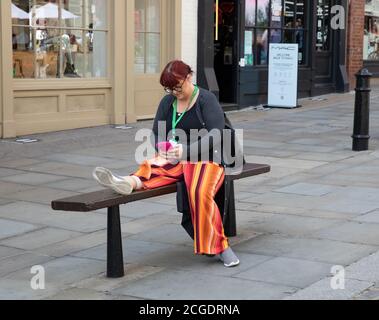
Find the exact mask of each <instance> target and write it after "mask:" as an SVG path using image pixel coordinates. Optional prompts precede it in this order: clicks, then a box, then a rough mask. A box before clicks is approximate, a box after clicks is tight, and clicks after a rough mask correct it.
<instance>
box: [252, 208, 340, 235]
mask: <svg viewBox="0 0 379 320" xmlns="http://www.w3.org/2000/svg"><path fill="white" fill-rule="evenodd" d="M340 223H341V222H340V221H339V220H332V219H318V218H309V217H300V216H293V215H285V214H269V213H263V212H259V213H256V214H254V215H253V214H252V219H251V221H249V222H245V225H246V227H249V228H251V230H252V231H253V232H258V233H273V234H287V235H294V236H304V235H308V234H310V233H313V232H317V231H318V230H322V229H325V228H328V227H332V226H335V225H338V224H340Z"/></svg>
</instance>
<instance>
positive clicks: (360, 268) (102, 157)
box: [0, 87, 379, 300]
mask: <svg viewBox="0 0 379 320" xmlns="http://www.w3.org/2000/svg"><path fill="white" fill-rule="evenodd" d="M300 102H301V104H302V108H299V109H294V110H285V109H263V108H249V109H246V110H243V111H238V112H231V113H230V114H229V116H230V118H231V119H232V121H233V123H234V124H235V127H237V128H242V129H244V148H245V153H246V155H247V156H246V158H247V160H248V161H249V162H256V163H266V164H270V165H271V166H272V171H271V172H270V173H269V174H266V175H260V176H257V177H251V178H246V179H243V180H240V181H238V182H236V199H237V202H236V209H237V224H238V225H237V227H238V236H237V237H235V238H232V239H230V242H231V245H232V247H233V249H234V250H235V251H236V253H237V254H238V256H239V258H240V260H241V265H240V266H238V267H236V268H231V269H227V268H225V267H224V266H223V265H222V263H221V262H219V261H218V260H217V259H216V258H208V257H204V256H194V254H193V243H192V240H191V239H190V238H189V237H188V236H187V235H186V233H185V231H184V230H183V229H182V228H181V226H180V221H181V217H180V215H179V214H178V213H177V212H176V206H175V196H174V195H168V196H163V197H159V198H154V199H149V200H145V201H139V202H137V203H131V204H128V205H124V206H122V208H121V215H122V221H121V222H122V232H123V248H124V259H125V271H126V276H125V277H124V278H121V279H107V278H106V277H105V274H104V272H105V269H106V218H107V216H106V211H105V210H99V211H97V212H91V213H70V212H55V211H53V210H52V209H51V208H50V203H51V201H52V200H55V199H59V198H64V197H68V196H73V195H78V194H81V193H86V192H90V191H96V190H100V189H102V187H101V186H98V185H97V184H96V182H95V181H94V180H93V179H92V176H91V172H92V170H93V169H94V167H96V166H104V167H107V168H110V169H112V170H114V172H116V173H118V174H121V175H122V174H124V175H127V174H129V173H132V172H133V171H134V170H135V169H136V168H137V164H136V162H135V159H134V152H135V149H136V147H137V146H138V145H139V143H138V142H136V141H135V134H136V132H137V130H138V129H141V128H150V127H151V126H152V122H151V121H145V122H139V123H138V124H136V125H132V128H131V129H126V130H120V129H115V128H113V127H112V126H103V127H96V128H87V129H78V130H70V131H65V132H54V133H48V134H39V135H33V136H29V137H27V138H33V139H34V138H35V139H38V140H39V142H36V143H32V144H18V143H15V141H14V139H6V140H0V299H53V300H57V299H109V300H113V299H115V300H138V299H169V300H170V299H176V300H181V299H185V300H187V299H196V300H197V299H215V300H219V299H222V300H228V299H230V300H234V299H242V300H254V299H260V300H270V299H286V300H293V299H358V300H359V299H369V300H374V299H376V300H378V299H379V87H375V88H374V90H373V92H372V95H371V115H370V116H371V140H370V150H369V151H365V152H353V151H352V150H351V149H352V139H351V135H352V132H353V114H354V93H353V92H351V93H347V94H331V95H325V96H322V97H317V98H314V99H310V98H307V99H302V100H301V101H300ZM33 266H43V267H44V270H45V288H44V289H40V290H34V289H32V286H31V283H33V281H32V282H31V280H32V278H33V277H34V276H35V274H32V273H31V271H32V270H31V268H32V267H33ZM336 268H337V269H336ZM342 268H343V269H342ZM335 270H339V271H340V272H339V273H338V274H337V277H336V276H335V273H333V272H334V271H335ZM333 284H337V287H336V286H333Z"/></svg>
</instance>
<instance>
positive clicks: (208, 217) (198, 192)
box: [93, 60, 240, 267]
mask: <svg viewBox="0 0 379 320" xmlns="http://www.w3.org/2000/svg"><path fill="white" fill-rule="evenodd" d="M192 76H193V71H192V69H191V67H190V66H189V65H187V64H185V63H184V62H182V61H178V60H175V61H172V62H170V63H169V64H168V65H167V66H166V67H165V69H164V70H163V72H162V75H161V78H160V83H161V85H162V86H163V87H164V89H165V91H166V92H167V93H168V95H166V96H165V97H164V98H163V99H162V101H161V103H160V105H159V108H158V112H157V115H156V117H155V121H154V128H153V132H154V135H155V143H156V142H158V141H157V140H158V124H159V122H164V123H165V124H166V136H165V140H169V141H167V142H161V143H158V144H156V149H157V152H158V153H157V156H156V157H155V158H153V159H151V160H147V161H145V162H144V163H143V164H142V165H141V166H140V168H139V170H137V172H135V173H134V174H133V175H130V176H126V177H121V176H117V175H115V174H112V172H111V171H109V170H108V169H105V168H96V169H95V170H94V172H93V176H94V178H95V179H96V180H97V181H98V182H99V183H100V184H101V185H103V186H106V187H109V188H112V189H113V190H115V191H116V192H118V193H120V194H124V195H128V194H130V193H132V192H133V191H134V190H143V189H155V188H159V187H163V186H165V185H169V184H173V183H176V182H178V181H183V179H184V181H185V184H186V186H187V191H188V197H189V203H190V210H191V217H192V223H193V226H194V249H195V254H198V255H207V256H211V257H212V256H215V255H217V256H218V257H219V259H220V260H221V261H222V262H223V263H224V265H225V267H234V266H237V265H238V264H239V263H240V261H239V259H238V258H237V256H236V255H235V254H234V252H233V251H232V249H231V248H230V246H229V243H228V239H227V237H226V236H225V233H224V228H223V223H222V218H221V214H220V211H219V208H218V206H217V204H216V202H215V195H216V194H217V192H218V191H219V189H220V188H221V186H222V185H223V183H224V179H225V169H224V167H223V166H222V165H221V163H217V162H216V161H215V160H214V159H212V160H213V161H209V158H208V160H207V161H201V159H197V162H193V161H191V162H189V161H188V160H189V159H191V160H192V159H193V158H192V156H191V158H190V157H189V156H190V154H191V152H192V151H191V150H192V149H191V150H189V149H190V148H189V147H190V145H191V140H190V131H191V129H197V130H202V129H204V128H206V130H208V131H211V130H213V129H215V130H219V131H220V132H222V130H223V129H224V127H225V120H224V112H223V110H222V108H221V106H220V104H219V103H218V101H217V98H216V97H215V95H214V94H213V93H211V92H209V91H208V90H204V89H201V88H198V87H197V86H196V85H194V84H193V83H192ZM200 104H202V108H204V110H203V111H201V110H200V107H201V106H200ZM199 113H200V115H201V114H202V116H199ZM201 118H204V119H201ZM178 129H181V130H182V131H184V132H185V133H186V136H187V141H186V142H187V144H185V143H183V144H182V143H180V144H179V143H178V139H177V134H176V131H179V130H178ZM169 134H170V136H169V139H166V138H167V137H168V135H169ZM200 140H201V139H200ZM180 142H182V141H180ZM192 142H193V141H192ZM198 143H201V142H200V141H197V142H196V147H195V148H194V149H196V150H195V151H197V150H198V148H197V145H198ZM192 147H193V143H192ZM184 148H186V149H185V150H184ZM208 148H209V147H208ZM210 148H212V146H211V147H210ZM187 150H188V152H187V154H185V152H184V151H187ZM207 151H209V152H208V155H209V154H211V153H212V150H207ZM216 152H217V151H216ZM183 157H185V158H186V159H183Z"/></svg>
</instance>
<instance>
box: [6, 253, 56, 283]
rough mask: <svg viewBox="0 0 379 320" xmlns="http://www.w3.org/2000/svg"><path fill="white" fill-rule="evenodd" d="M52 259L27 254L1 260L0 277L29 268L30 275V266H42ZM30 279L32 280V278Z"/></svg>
mask: <svg viewBox="0 0 379 320" xmlns="http://www.w3.org/2000/svg"><path fill="white" fill-rule="evenodd" d="M52 259H53V258H52V257H49V256H45V255H40V254H35V253H28V252H27V253H22V254H19V255H15V256H11V257H8V258H6V259H2V260H1V263H0V276H1V277H4V276H5V275H7V274H11V273H13V272H16V271H18V270H21V269H25V268H29V274H30V268H31V267H32V266H35V265H41V264H44V263H46V262H48V261H50V260H52ZM30 278H32V276H31V277H30Z"/></svg>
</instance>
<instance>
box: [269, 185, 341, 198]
mask: <svg viewBox="0 0 379 320" xmlns="http://www.w3.org/2000/svg"><path fill="white" fill-rule="evenodd" d="M336 189H338V187H335V186H327V185H320V184H313V183H297V184H294V185H290V186H287V187H284V188H280V189H276V190H274V192H282V193H294V194H300V195H304V196H315V197H321V196H324V195H326V194H328V193H331V192H333V191H335V190H336Z"/></svg>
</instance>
